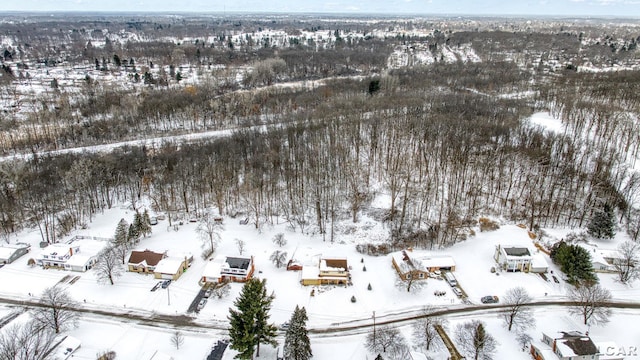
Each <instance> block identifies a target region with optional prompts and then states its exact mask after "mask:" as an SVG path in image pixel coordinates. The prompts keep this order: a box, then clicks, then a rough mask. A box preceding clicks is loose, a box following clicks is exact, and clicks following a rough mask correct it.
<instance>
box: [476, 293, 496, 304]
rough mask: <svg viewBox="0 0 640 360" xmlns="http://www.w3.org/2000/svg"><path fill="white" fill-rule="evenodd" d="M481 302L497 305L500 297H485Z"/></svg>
mask: <svg viewBox="0 0 640 360" xmlns="http://www.w3.org/2000/svg"><path fill="white" fill-rule="evenodd" d="M480 301H481V302H482V303H483V304H495V303H497V302H498V297H497V296H492V295H488V296H483V297H482V299H480Z"/></svg>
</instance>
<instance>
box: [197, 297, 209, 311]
mask: <svg viewBox="0 0 640 360" xmlns="http://www.w3.org/2000/svg"><path fill="white" fill-rule="evenodd" d="M205 305H207V299H202V300H200V302H199V303H198V307H197V309H198V311H200V310H202V309H204V306H205Z"/></svg>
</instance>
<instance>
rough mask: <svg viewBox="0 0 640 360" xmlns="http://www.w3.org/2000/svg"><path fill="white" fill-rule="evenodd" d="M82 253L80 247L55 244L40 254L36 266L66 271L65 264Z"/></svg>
mask: <svg viewBox="0 0 640 360" xmlns="http://www.w3.org/2000/svg"><path fill="white" fill-rule="evenodd" d="M78 252H80V245H78V244H73V243H71V244H69V243H54V244H51V245H49V246H47V247H45V248H44V249H42V251H41V252H40V256H39V257H38V258H37V259H36V264H38V265H40V266H42V267H44V268H50V267H55V268H60V269H64V264H65V263H66V262H67V260H69V259H70V258H71V256H73V255H74V254H76V253H78Z"/></svg>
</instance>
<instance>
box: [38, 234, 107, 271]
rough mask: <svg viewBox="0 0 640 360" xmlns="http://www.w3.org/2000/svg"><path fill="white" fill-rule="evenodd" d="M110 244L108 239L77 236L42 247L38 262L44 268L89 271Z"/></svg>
mask: <svg viewBox="0 0 640 360" xmlns="http://www.w3.org/2000/svg"><path fill="white" fill-rule="evenodd" d="M108 244H109V243H108V241H104V240H93V239H75V238H74V239H71V240H69V241H67V242H64V243H55V244H51V245H49V246H47V247H45V248H44V249H42V251H41V252H40V255H39V256H38V258H37V259H36V263H37V264H38V265H40V266H42V267H44V268H49V267H57V268H61V269H64V270H68V271H87V270H89V269H91V268H92V267H93V265H95V263H96V262H97V260H98V254H99V253H100V252H101V251H102V250H103V249H104V248H105V247H106V246H107V245H108Z"/></svg>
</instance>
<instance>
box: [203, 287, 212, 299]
mask: <svg viewBox="0 0 640 360" xmlns="http://www.w3.org/2000/svg"><path fill="white" fill-rule="evenodd" d="M212 293H213V289H211V288H209V289H207V290H206V291H205V292H204V297H205V298H207V299H208V298H209V297H211V294H212Z"/></svg>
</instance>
